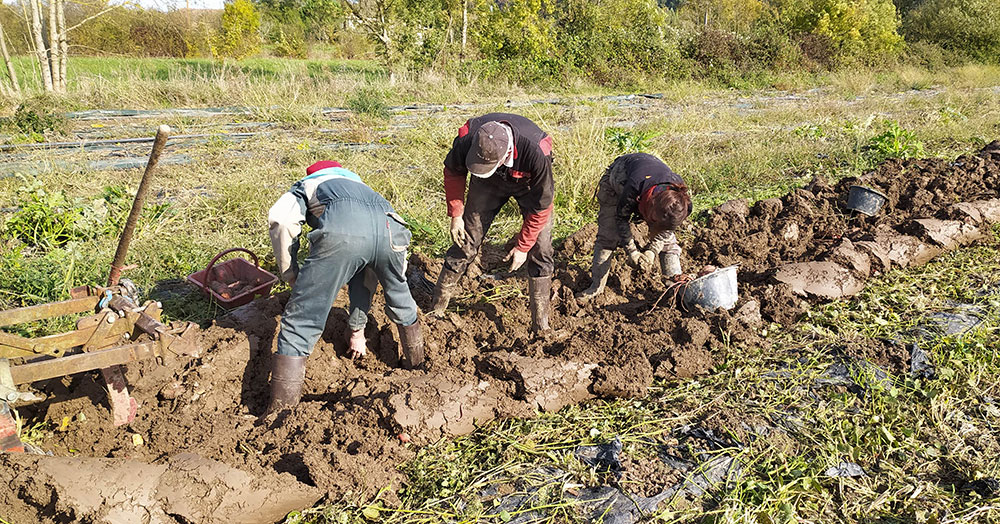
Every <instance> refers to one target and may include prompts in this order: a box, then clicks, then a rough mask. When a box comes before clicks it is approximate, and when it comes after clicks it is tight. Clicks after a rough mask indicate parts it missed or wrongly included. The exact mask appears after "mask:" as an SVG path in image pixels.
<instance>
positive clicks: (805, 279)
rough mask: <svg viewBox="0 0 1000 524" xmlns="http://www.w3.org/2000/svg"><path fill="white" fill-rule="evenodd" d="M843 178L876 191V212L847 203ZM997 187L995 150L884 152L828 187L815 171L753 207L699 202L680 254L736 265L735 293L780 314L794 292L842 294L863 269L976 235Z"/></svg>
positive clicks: (999, 169) (906, 260)
mask: <svg viewBox="0 0 1000 524" xmlns="http://www.w3.org/2000/svg"><path fill="white" fill-rule="evenodd" d="M852 185H862V186H866V187H872V188H875V189H878V190H880V191H882V192H883V193H885V194H886V196H887V197H888V201H887V202H886V204H885V205H884V206H883V208H882V210H881V211H880V212H879V213H878V215H876V216H875V217H868V216H865V215H861V214H856V213H853V212H851V211H849V210H848V209H847V207H846V205H847V194H848V192H849V189H850V187H851V186H852ZM998 187H1000V154H998V153H997V152H994V151H992V150H991V149H990V148H989V147H987V148H986V149H984V150H983V151H981V152H979V153H978V154H976V155H965V156H962V157H959V158H958V159H957V160H955V161H953V162H949V161H946V160H941V159H924V160H890V161H887V162H885V163H883V164H882V165H880V166H879V167H878V168H877V169H876V170H874V171H872V172H870V173H867V174H865V175H864V176H862V177H860V178H847V179H844V180H841V181H840V182H839V183H837V184H836V185H835V186H831V185H830V184H828V183H827V182H826V181H825V180H823V179H822V178H818V177H817V178H815V179H814V180H813V181H812V182H811V183H809V184H808V185H807V186H806V187H804V188H802V189H795V190H792V191H791V192H789V193H788V194H786V195H785V196H783V197H781V198H770V199H767V200H762V201H760V202H757V203H755V204H754V205H753V206H750V205H748V204H747V203H746V202H745V201H740V200H737V201H732V202H727V203H725V204H723V205H721V206H719V207H717V208H715V209H713V210H711V211H709V213H708V220H707V224H706V227H703V228H698V229H696V231H695V233H694V237H693V238H692V239H691V241H690V243H689V248H688V254H689V256H690V257H691V260H692V261H693V262H694V263H695V265H698V264H713V265H716V266H728V265H734V264H737V265H739V266H740V281H741V283H742V284H744V291H743V292H742V293H743V294H751V295H753V296H755V297H758V298H759V299H760V300H761V302H762V311H763V313H764V316H765V318H766V319H767V320H773V321H777V322H780V323H788V322H791V321H793V320H794V319H795V318H796V317H797V316H798V315H799V314H800V313H801V312H802V311H803V310H804V307H805V305H804V303H803V301H802V300H800V299H799V297H802V298H807V299H810V300H829V299H835V298H841V297H845V296H851V295H853V294H856V293H857V292H858V291H860V289H862V287H863V284H864V281H865V280H866V279H867V278H868V277H870V276H871V275H873V274H877V273H880V272H884V271H886V270H888V269H890V268H892V267H911V266H916V265H921V264H924V263H926V262H927V261H929V260H930V259H932V258H933V257H935V256H937V255H938V254H940V253H941V252H943V251H947V250H951V249H954V248H956V247H961V246H965V245H968V244H970V243H971V242H973V241H975V240H976V239H978V238H981V237H982V235H983V234H984V227H985V226H988V225H989V224H992V223H996V222H998V221H1000V220H998V219H1000V200H997V199H996V198H997V188H998ZM776 282H777V283H781V284H784V285H782V286H775V285H774V284H775V283H776Z"/></svg>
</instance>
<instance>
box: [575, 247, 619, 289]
mask: <svg viewBox="0 0 1000 524" xmlns="http://www.w3.org/2000/svg"><path fill="white" fill-rule="evenodd" d="M612 254H614V251H612V250H610V249H594V264H593V266H591V269H590V275H591V284H590V287H589V288H587V289H585V290H583V291H581V292H579V293H577V294H576V298H577V300H590V299H592V298H594V297H596V296H597V295H600V294H601V293H603V292H604V285H605V284H607V282H608V272H609V271H611V255H612Z"/></svg>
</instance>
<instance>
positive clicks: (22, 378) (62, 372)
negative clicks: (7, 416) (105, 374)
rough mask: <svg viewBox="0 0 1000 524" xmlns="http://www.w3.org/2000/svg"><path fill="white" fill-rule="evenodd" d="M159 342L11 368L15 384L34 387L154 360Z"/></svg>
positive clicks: (119, 347)
mask: <svg viewBox="0 0 1000 524" xmlns="http://www.w3.org/2000/svg"><path fill="white" fill-rule="evenodd" d="M158 344H159V342H156V341H155V340H154V341H151V342H143V343H141V344H129V345H125V346H116V347H113V348H109V349H102V350H100V351H94V352H91V353H80V354H78V355H70V356H68V357H60V358H50V359H44V360H37V361H35V362H29V363H27V364H19V365H16V366H11V367H10V374H11V377H13V379H14V384H30V383H32V382H37V381H39V380H45V379H49V378H56V377H62V376H66V375H72V374H74V373H82V372H84V371H92V370H95V369H102V368H107V367H110V366H115V365H117V364H125V363H128V362H138V361H140V360H146V359H150V358H153V357H154V356H155V355H156V353H155V351H156V349H157V346H158Z"/></svg>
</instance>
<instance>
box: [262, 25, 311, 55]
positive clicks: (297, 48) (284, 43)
mask: <svg viewBox="0 0 1000 524" xmlns="http://www.w3.org/2000/svg"><path fill="white" fill-rule="evenodd" d="M269 40H270V41H271V51H272V52H273V53H274V55H275V56H280V57H285V58H305V57H306V56H308V54H309V52H308V50H307V49H306V39H305V35H304V34H303V32H302V27H301V26H296V25H287V26H280V27H278V28H277V31H276V32H273V33H272V34H271V36H270V38H269Z"/></svg>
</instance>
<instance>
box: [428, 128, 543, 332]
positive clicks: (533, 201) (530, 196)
mask: <svg viewBox="0 0 1000 524" xmlns="http://www.w3.org/2000/svg"><path fill="white" fill-rule="evenodd" d="M467 173H471V174H472V178H471V181H469V187H468V196H466V179H467ZM444 189H445V198H446V199H447V201H448V216H449V217H451V239H452V241H453V242H454V244H453V245H452V246H451V248H450V249H449V250H448V252H447V254H446V255H445V261H444V267H443V268H442V269H441V274H440V275H439V277H438V282H437V286H436V287H435V289H434V298H433V303H432V305H431V311H432V313H433V314H441V313H442V312H443V311H444V310H445V308H446V307H448V301H449V300H450V299H451V296H452V294H453V293H454V289H455V285H456V284H457V283H458V280H459V279H460V278H461V277H462V275H463V274H464V273H465V270H466V268H467V267H468V265H469V263H470V262H471V261H472V259H473V258H475V256H476V255H477V254H478V253H479V248H480V246H482V243H483V238H484V237H485V236H486V233H487V231H489V228H490V225H491V224H492V223H493V219H494V217H496V214H497V213H498V212H499V211H500V208H502V207H503V205H504V204H505V203H507V201H508V200H510V199H511V198H513V199H514V201H516V202H517V205H518V207H519V208H520V209H521V215H522V217H523V221H522V223H521V231H520V232H519V233H518V234H517V236H516V237H515V240H516V243H515V245H514V247H513V248H512V249H511V250H510V252H509V253H508V254H507V258H505V259H504V260H510V262H511V264H510V270H511V271H512V272H513V271H516V270H517V269H518V268H520V267H521V266H522V265H524V264H525V263H527V268H528V276H529V277H530V278H529V280H528V290H529V301H530V302H529V303H530V309H531V328H532V331H534V332H536V333H538V332H541V331H545V330H547V329H549V298H550V293H551V287H552V269H553V263H552V208H553V197H554V194H555V187H554V185H553V182H552V137H550V136H549V135H548V134H547V133H545V132H544V131H542V130H541V129H539V127H538V126H537V125H535V123H534V122H532V121H531V120H529V119H527V118H525V117H523V116H520V115H514V114H509V113H490V114H487V115H483V116H480V117H477V118H472V119H469V120H468V121H467V122H466V123H465V125H463V126H462V127H461V128H460V129H459V130H458V136H456V137H455V140H454V142H453V143H452V147H451V151H450V152H449V153H448V155H447V156H446V157H445V159H444Z"/></svg>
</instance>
